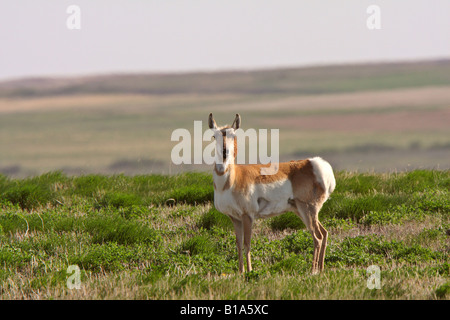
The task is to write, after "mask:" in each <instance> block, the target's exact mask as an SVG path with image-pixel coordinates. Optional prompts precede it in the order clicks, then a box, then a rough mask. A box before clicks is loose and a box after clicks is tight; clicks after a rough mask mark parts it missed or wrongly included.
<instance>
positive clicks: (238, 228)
mask: <svg viewBox="0 0 450 320" xmlns="http://www.w3.org/2000/svg"><path fill="white" fill-rule="evenodd" d="M230 219H231V221H232V222H233V226H234V233H235V234H236V247H237V251H238V257H239V272H240V273H243V272H244V257H243V255H242V245H243V243H244V237H243V236H244V234H243V233H244V229H243V226H242V221H240V220H237V219H235V218H231V217H230Z"/></svg>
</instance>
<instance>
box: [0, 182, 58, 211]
mask: <svg viewBox="0 0 450 320" xmlns="http://www.w3.org/2000/svg"><path fill="white" fill-rule="evenodd" d="M3 197H4V198H5V199H6V200H7V201H9V202H11V203H12V204H17V205H19V206H20V208H22V210H32V209H35V208H37V207H39V206H43V205H45V204H48V203H51V204H55V196H54V193H53V192H51V191H50V190H49V188H48V187H46V186H42V185H39V184H33V183H29V182H22V183H17V184H16V185H15V186H13V187H11V188H9V189H8V190H6V191H5V193H4V194H3Z"/></svg>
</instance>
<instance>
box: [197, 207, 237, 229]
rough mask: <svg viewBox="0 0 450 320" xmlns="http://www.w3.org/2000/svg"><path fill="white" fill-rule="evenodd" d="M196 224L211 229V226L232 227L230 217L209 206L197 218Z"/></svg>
mask: <svg viewBox="0 0 450 320" xmlns="http://www.w3.org/2000/svg"><path fill="white" fill-rule="evenodd" d="M197 226H198V227H199V228H204V229H207V230H211V229H212V227H219V228H222V229H225V230H232V229H233V223H232V222H231V219H230V218H229V217H228V216H226V215H225V214H223V213H221V212H219V211H217V209H215V208H211V209H209V210H208V212H206V213H204V214H203V215H202V216H201V218H200V219H199V221H198V223H197Z"/></svg>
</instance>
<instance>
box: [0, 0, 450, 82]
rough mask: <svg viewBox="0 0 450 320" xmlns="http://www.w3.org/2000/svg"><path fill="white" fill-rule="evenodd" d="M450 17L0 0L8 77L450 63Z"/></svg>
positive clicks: (441, 12)
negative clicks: (376, 25)
mask: <svg viewBox="0 0 450 320" xmlns="http://www.w3.org/2000/svg"><path fill="white" fill-rule="evenodd" d="M72 4H75V5H78V6H79V8H80V10H81V16H80V21H81V29H80V30H69V29H68V28H67V26H66V21H67V19H68V18H69V16H70V14H68V13H66V9H67V7H68V6H69V5H72ZM369 5H378V6H379V7H380V10H381V12H380V13H381V14H380V19H381V29H380V30H369V29H368V28H367V25H366V20H367V19H368V18H369V16H370V14H368V13H367V12H366V10H367V7H368V6H369ZM449 16H450V1H449V0H385V1H378V0H123V1H119V0H70V1H67V0H1V2H0V79H8V78H18V77H23V76H40V75H80V74H81V75H84V74H92V73H111V72H160V71H170V72H173V71H191V70H208V71H213V70H221V69H240V68H246V69H255V68H261V67H264V68H265V67H278V66H303V65H311V64H313V65H317V64H332V63H347V62H366V61H385V60H390V61H392V60H411V59H429V58H445V57H450V18H449Z"/></svg>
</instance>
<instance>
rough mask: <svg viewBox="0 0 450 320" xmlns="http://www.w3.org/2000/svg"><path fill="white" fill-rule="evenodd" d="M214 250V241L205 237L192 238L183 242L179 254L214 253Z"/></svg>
mask: <svg viewBox="0 0 450 320" xmlns="http://www.w3.org/2000/svg"><path fill="white" fill-rule="evenodd" d="M216 249H217V248H216V245H215V242H214V240H212V239H210V238H209V237H208V236H206V235H199V236H195V237H192V238H190V239H188V240H186V241H184V242H183V243H182V244H181V247H180V251H181V252H186V253H188V254H190V255H196V254H200V253H203V254H208V253H214V252H215V251H216Z"/></svg>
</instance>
